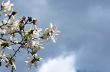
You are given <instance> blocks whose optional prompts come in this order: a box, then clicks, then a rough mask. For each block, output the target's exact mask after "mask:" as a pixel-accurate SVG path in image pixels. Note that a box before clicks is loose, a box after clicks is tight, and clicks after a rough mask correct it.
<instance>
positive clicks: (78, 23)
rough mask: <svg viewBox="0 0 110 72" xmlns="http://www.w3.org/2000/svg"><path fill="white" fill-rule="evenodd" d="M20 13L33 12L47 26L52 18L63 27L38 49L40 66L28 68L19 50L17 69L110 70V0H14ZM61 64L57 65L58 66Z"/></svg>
mask: <svg viewBox="0 0 110 72" xmlns="http://www.w3.org/2000/svg"><path fill="white" fill-rule="evenodd" d="M12 2H13V3H14V4H15V10H16V11H17V12H18V16H22V15H24V16H32V17H35V18H37V19H38V20H39V26H41V27H43V28H45V27H46V26H48V25H49V23H50V22H53V23H54V24H56V25H57V26H58V27H59V30H60V31H61V34H60V36H59V37H58V40H57V43H56V44H53V43H51V42H49V43H48V44H47V45H46V46H45V50H44V51H41V52H40V53H39V55H40V56H42V57H43V58H44V60H43V62H42V63H41V65H40V66H39V67H38V69H34V70H32V71H28V70H27V67H25V66H26V65H25V63H24V62H22V61H23V60H25V57H24V55H25V53H24V55H22V54H19V55H18V58H17V59H18V60H17V67H18V69H17V72H44V71H45V72H76V70H81V71H82V72H110V68H109V67H110V1H109V0H13V1H12ZM57 66H58V67H57Z"/></svg>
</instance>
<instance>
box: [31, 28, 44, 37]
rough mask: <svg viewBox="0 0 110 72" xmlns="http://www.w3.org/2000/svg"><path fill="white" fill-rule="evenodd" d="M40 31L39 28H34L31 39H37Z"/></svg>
mask: <svg viewBox="0 0 110 72" xmlns="http://www.w3.org/2000/svg"><path fill="white" fill-rule="evenodd" d="M41 31H42V29H41V28H36V29H35V30H34V31H33V34H32V37H33V38H39V37H40V36H41Z"/></svg>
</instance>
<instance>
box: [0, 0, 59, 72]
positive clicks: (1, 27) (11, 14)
mask: <svg viewBox="0 0 110 72" xmlns="http://www.w3.org/2000/svg"><path fill="white" fill-rule="evenodd" d="M0 11H1V13H2V14H1V19H2V20H0V66H2V63H4V64H5V66H6V67H7V68H11V72H13V71H15V70H16V65H15V61H16V58H15V57H16V54H17V53H18V52H20V49H25V50H26V51H27V54H28V56H29V57H28V60H27V61H25V62H26V63H27V64H28V66H29V67H30V68H31V67H33V66H36V64H37V62H39V61H40V60H41V59H42V58H40V57H39V56H37V52H38V51H40V50H43V49H44V47H43V45H44V43H45V42H48V41H50V40H52V41H53V42H56V36H57V35H58V34H59V31H58V29H57V27H56V26H55V25H53V24H52V23H50V26H49V27H47V28H46V29H45V30H44V31H43V30H42V28H39V27H38V20H37V19H35V18H32V17H25V16H22V17H21V18H20V19H18V20H16V14H17V12H16V11H14V4H12V3H11V2H10V0H7V1H3V2H2V4H1V10H0ZM2 16H3V17H2ZM26 25H31V26H32V27H33V28H29V29H28V30H25V28H26ZM18 35H19V36H20V39H21V40H18V38H19V37H18ZM13 45H15V46H16V48H15V47H14V48H13ZM6 49H9V50H12V51H13V53H10V54H9V53H6V52H5V50H6Z"/></svg>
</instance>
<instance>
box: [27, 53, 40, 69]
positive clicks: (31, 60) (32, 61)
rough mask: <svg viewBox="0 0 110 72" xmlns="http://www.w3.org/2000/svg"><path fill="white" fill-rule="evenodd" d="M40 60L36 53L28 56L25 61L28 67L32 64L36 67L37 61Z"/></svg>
mask: <svg viewBox="0 0 110 72" xmlns="http://www.w3.org/2000/svg"><path fill="white" fill-rule="evenodd" d="M40 60H42V58H39V57H38V56H37V54H36V55H35V56H29V57H28V60H27V61H25V62H26V64H27V65H28V67H29V68H32V66H34V67H36V66H37V62H39V61H40Z"/></svg>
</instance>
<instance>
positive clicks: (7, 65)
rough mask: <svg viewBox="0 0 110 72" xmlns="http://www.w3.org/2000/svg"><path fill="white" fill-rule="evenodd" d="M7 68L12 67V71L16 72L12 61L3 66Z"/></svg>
mask: <svg viewBox="0 0 110 72" xmlns="http://www.w3.org/2000/svg"><path fill="white" fill-rule="evenodd" d="M5 66H6V67H7V68H8V67H13V68H14V70H16V65H15V63H14V62H13V61H9V60H8V61H7V62H6V65H5Z"/></svg>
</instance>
